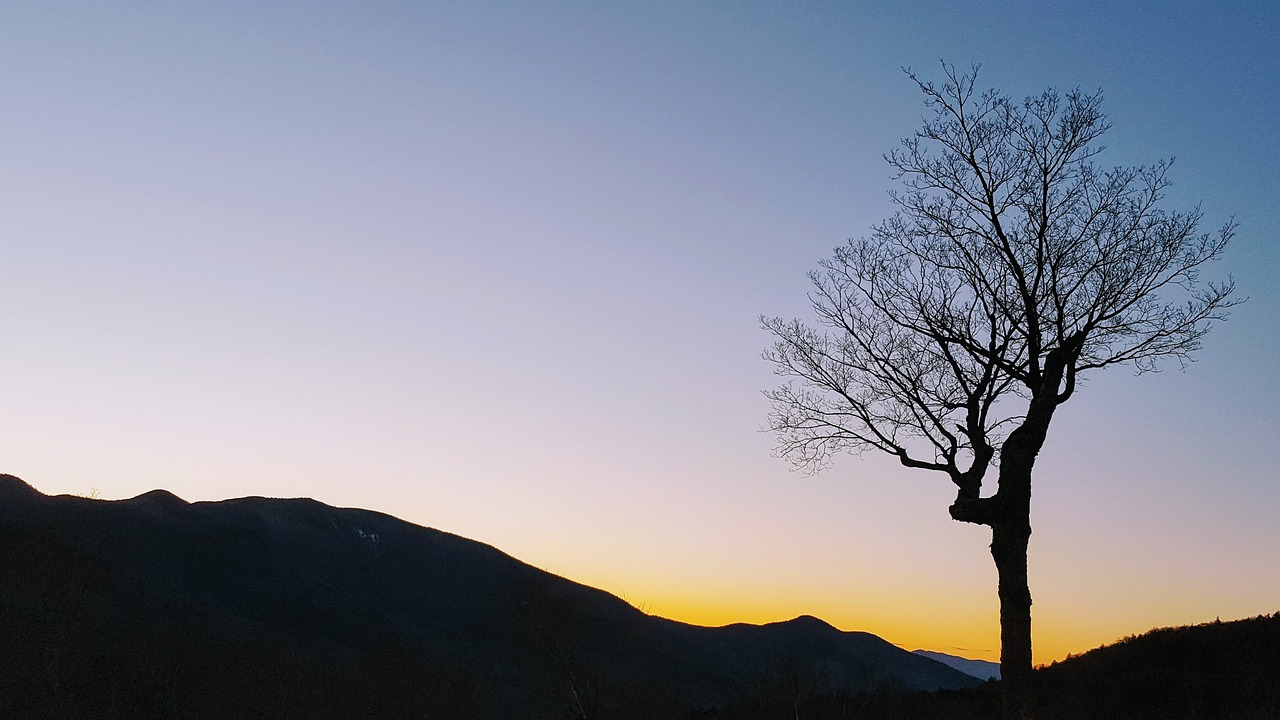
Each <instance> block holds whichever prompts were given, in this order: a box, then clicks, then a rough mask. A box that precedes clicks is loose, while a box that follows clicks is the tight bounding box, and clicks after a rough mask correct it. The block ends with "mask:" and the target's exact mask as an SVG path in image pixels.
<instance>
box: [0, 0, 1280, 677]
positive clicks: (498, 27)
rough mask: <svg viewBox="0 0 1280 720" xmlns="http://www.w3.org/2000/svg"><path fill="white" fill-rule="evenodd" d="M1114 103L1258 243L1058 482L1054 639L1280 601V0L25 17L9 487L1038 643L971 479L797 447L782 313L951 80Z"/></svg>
mask: <svg viewBox="0 0 1280 720" xmlns="http://www.w3.org/2000/svg"><path fill="white" fill-rule="evenodd" d="M940 59H945V60H946V61H947V62H951V63H954V64H956V65H958V66H960V67H968V66H969V65H972V64H975V63H980V64H981V65H982V70H981V73H980V76H979V77H980V84H982V85H983V86H986V87H996V88H999V89H1000V90H1002V91H1003V92H1005V93H1007V94H1009V95H1011V96H1013V97H1015V98H1022V97H1025V96H1027V95H1032V94H1038V93H1039V92H1041V91H1042V90H1044V89H1046V88H1057V89H1060V90H1064V91H1065V90H1069V89H1072V88H1076V87H1080V88H1083V89H1086V90H1093V89H1097V88H1101V89H1102V90H1103V91H1104V95H1105V101H1104V106H1103V107H1104V110H1105V111H1106V112H1107V113H1108V114H1109V116H1110V118H1111V122H1112V123H1113V129H1112V131H1111V132H1110V133H1109V134H1108V135H1107V136H1106V138H1105V144H1106V145H1107V146H1108V150H1107V152H1106V153H1105V154H1104V155H1103V156H1101V157H1100V159H1099V160H1100V162H1101V163H1103V164H1106V165H1116V164H1135V163H1151V162H1155V161H1157V160H1160V159H1163V158H1170V157H1174V158H1176V162H1175V164H1174V169H1173V172H1172V175H1171V176H1172V178H1173V180H1174V181H1175V185H1174V186H1173V187H1172V188H1170V190H1169V192H1168V197H1167V202H1166V207H1168V208H1170V209H1188V208H1191V207H1194V206H1195V205H1196V204H1197V203H1199V204H1200V207H1201V208H1202V210H1203V212H1204V226H1203V227H1204V229H1205V230H1212V229H1214V228H1216V227H1218V226H1220V225H1221V224H1223V223H1224V222H1226V221H1227V220H1228V219H1229V218H1231V217H1234V218H1235V219H1236V220H1237V221H1238V222H1239V231H1238V235H1237V237H1236V240H1235V241H1234V243H1233V245H1232V247H1231V248H1230V250H1229V252H1228V255H1227V257H1226V258H1225V259H1224V260H1223V261H1222V262H1220V263H1218V265H1217V266H1216V267H1214V268H1212V269H1211V270H1210V271H1209V275H1211V276H1213V277H1217V278H1225V277H1226V276H1227V275H1231V276H1233V277H1234V278H1235V280H1236V282H1237V284H1238V288H1239V292H1240V294H1241V295H1242V296H1248V298H1249V300H1248V302H1247V303H1246V304H1244V305H1243V306H1241V307H1239V308H1237V309H1235V310H1234V311H1233V314H1232V316H1231V318H1230V320H1229V321H1228V322H1227V323H1225V324H1223V325H1221V326H1220V327H1217V328H1216V329H1215V330H1214V331H1213V332H1212V333H1211V334H1210V336H1209V337H1208V338H1207V340H1206V343H1205V347H1204V349H1203V350H1202V351H1201V352H1200V353H1199V354H1198V355H1197V360H1198V361H1197V362H1196V363H1194V364H1193V365H1191V366H1190V367H1189V368H1188V369H1187V370H1186V371H1185V372H1182V371H1179V370H1178V369H1177V367H1176V366H1175V367H1172V368H1169V369H1168V370H1166V371H1165V372H1162V373H1158V374H1148V375H1143V376H1134V374H1133V372H1132V371H1130V370H1128V369H1123V368H1122V369H1116V370H1108V371H1106V372H1104V373H1102V374H1100V375H1095V376H1092V377H1090V378H1088V379H1087V383H1086V384H1085V385H1084V386H1083V387H1082V388H1081V389H1080V391H1079V392H1077V393H1076V395H1075V396H1074V397H1073V398H1072V399H1071V401H1070V402H1069V403H1068V404H1067V405H1064V406H1063V407H1062V408H1061V409H1060V410H1059V411H1058V414H1057V415H1056V416H1055V419H1054V425H1053V427H1052V428H1051V431H1050V435H1049V440H1048V443H1047V444H1046V447H1045V449H1044V450H1043V452H1042V454H1041V456H1040V461H1039V463H1038V465H1037V468H1036V473H1035V486H1034V487H1035V497H1034V500H1033V511H1032V512H1033V516H1032V522H1033V527H1034V529H1035V534H1034V536H1033V537H1032V544H1031V551H1030V552H1031V557H1030V562H1031V589H1032V593H1033V596H1034V598H1035V606H1034V622H1035V628H1034V641H1035V659H1036V661H1037V662H1041V663H1043V662H1050V661H1053V660H1056V659H1060V658H1062V657H1064V656H1066V655H1067V654H1068V653H1079V652H1082V651H1085V650H1088V649H1090V648H1092V647H1095V646H1097V645H1100V644H1103V643H1109V642H1113V641H1115V640H1116V639H1118V638H1120V637H1123V636H1125V635H1128V634H1132V633H1138V632H1142V631H1145V630H1147V629H1149V628H1152V627H1157V626H1167V625H1181V624H1189V623H1199V622H1206V621H1212V620H1213V619H1214V618H1219V617H1220V618H1221V619H1223V620H1227V619H1233V618H1239V617H1247V616H1251V615H1256V614H1260V613H1270V612H1274V611H1277V610H1280V471H1277V469H1276V465H1275V463H1274V462H1273V461H1272V459H1273V456H1274V447H1275V443H1276V440H1277V438H1280V382H1278V381H1277V379H1276V371H1277V369H1280V366H1278V365H1277V360H1276V358H1277V356H1278V355H1280V340H1277V333H1276V330H1277V321H1276V320H1275V318H1277V317H1280V287H1278V286H1277V282H1276V277H1277V272H1278V271H1280V251H1278V250H1277V240H1278V238H1277V229H1278V228H1280V210H1277V204H1276V202H1275V198H1276V195H1277V191H1278V190H1280V171H1278V170H1277V168H1278V167H1280V162H1278V161H1280V140H1278V137H1280V133H1277V132H1276V118H1277V117H1278V116H1280V5H1278V4H1276V3H1275V2H1269V1H1267V2H1263V1H1258V2H1228V3H1219V4H1206V3H1198V2H1155V1H1154V0H1153V1H1151V2H1131V1H1128V0H1118V1H1114V0H1113V1H1109V2H1094V1H1092V0H1090V1H1087V2H1080V3H1047V2H1012V1H1009V2H1003V1H1002V2H974V3H942V2H936V3H929V2H920V3H900V2H887V1H886V2H880V1H869V2H858V1H850V2H840V3H837V2H804V1H797V2H776V3H758V2H741V3H739V2H710V1H707V2H702V1H698V2H663V1H658V2H651V3H632V2H612V1H607V0H606V1H601V2H578V1H564V2H558V1H554V0H553V1H551V2H545V3H517V2H503V1H499V0H473V1H471V2H453V1H451V0H443V1H441V2H391V1H387V2H369V3H337V2H315V1H313V2H270V3H262V2H220V3H202V2H191V3H149V2H128V3H123V2H84V3H76V2H69V3H43V2H26V1H24V0H18V1H15V2H6V3H4V5H3V7H2V8H0V88H2V89H3V93H4V103H3V109H0V169H2V171H0V273H3V282H0V338H3V340H4V352H3V354H2V355H0V408H2V412H0V472H7V473H11V474H14V475H18V476H19V477H22V478H23V479H25V480H26V481H27V482H29V483H31V484H32V485H33V486H34V487H36V488H37V489H39V490H41V491H43V492H46V493H49V494H56V493H76V494H82V495H95V496H98V497H101V498H105V499H117V498H127V497H132V496H135V495H138V494H140V493H142V492H145V491H147V490H150V489H153V488H157V487H163V488H166V489H168V490H170V491H172V492H174V493H176V494H177V495H179V496H181V497H183V498H185V499H187V500H189V501H198V500H219V499H225V498H231V497H241V496H247V495H259V496H269V497H298V496H309V497H314V498H317V499H319V500H321V501H323V502H325V503H329V504H332V505H339V506H348V507H361V508H368V509H372V510H378V511H382V512H386V513H390V514H393V515H396V516H398V517H401V518H403V519H405V520H408V521H411V522H414V523H418V524H421V525H426V526H430V527H435V528H439V529H442V530H446V531H449V532H453V533H456V534H459V535H463V536H466V537H470V538H474V539H477V540H480V541H483V542H486V543H489V544H491V545H494V546H496V547H498V548H500V549H502V550H504V551H505V552H507V553H509V554H511V555H514V556H515V557H518V558H520V559H522V560H524V561H526V562H529V563H531V564H534V565H536V566H538V567H541V568H543V569H546V570H549V571H551V572H555V573H557V574H560V575H564V576H566V577H569V578H571V579H574V580H577V581H579V582H583V583H586V584H589V585H593V586H596V587H599V588H602V589H605V590H608V591H610V592H613V593H615V594H618V595H620V596H622V597H624V598H626V599H627V600H628V601H629V602H631V603H633V604H634V605H636V606H637V607H640V608H642V609H644V610H646V611H648V612H651V613H654V614H658V615H663V616H666V617H671V618H675V619H678V620H684V621H687V622H693V623H699V624H708V625H720V624H727V623H732V622H755V623H759V622H770V621H778V620H786V619H789V618H792V617H795V616H798V615H801V614H811V615H815V616H818V617H821V618H823V619H825V620H827V621H828V622H830V623H832V624H834V625H836V626H837V627H840V628H842V629H845V630H864V631H868V632H873V633H876V634H878V635H880V636H882V637H884V638H886V639H888V640H890V641H891V642H895V643H898V644H900V645H902V646H904V647H907V648H908V649H913V648H919V647H926V648H932V649H935V650H940V651H943V652H951V653H954V654H959V655H966V656H969V657H975V658H982V659H989V660H995V659H997V658H998V656H999V648H998V645H999V640H998V637H999V633H998V605H997V601H996V597H995V570H994V567H993V566H992V563H991V559H990V556H989V554H988V550H987V545H988V543H989V541H990V538H989V533H988V532H987V531H986V530H985V529H984V528H980V527H976V526H970V525H962V524H959V523H956V522H954V521H952V520H951V519H950V518H949V517H948V515H947V506H948V505H949V504H950V502H951V500H952V499H953V497H954V492H953V489H952V487H951V486H950V484H949V482H948V481H947V480H946V479H945V477H943V476H941V475H937V474H934V473H928V472H923V471H911V470H907V469H904V468H902V467H900V466H898V465H896V464H895V463H893V462H891V461H889V460H888V459H886V458H882V457H876V456H872V455H864V456H863V457H861V458H859V457H852V456H851V457H847V458H842V459H840V460H839V461H837V462H836V463H835V464H834V465H833V466H832V467H831V468H830V469H828V470H826V471H825V472H823V473H821V474H819V475H816V476H808V475H805V474H803V473H798V472H794V471H792V470H791V469H790V468H789V466H788V465H787V463H786V462H784V461H783V460H780V459H777V458H775V457H773V456H772V450H773V446H774V438H772V437H771V436H770V435H769V434H768V433H767V432H764V431H763V428H764V425H765V421H766V417H767V414H768V410H769V408H768V401H767V400H766V399H765V398H764V396H763V395H762V391H764V390H766V389H769V388H771V387H773V386H774V385H776V383H777V382H778V379H777V378H775V377H774V376H773V374H772V369H771V367H770V366H769V365H768V364H767V363H766V362H765V361H764V360H762V359H761V356H760V355H761V351H762V350H763V349H764V348H765V346H766V345H768V343H769V341H770V339H769V337H768V335H767V334H766V333H765V332H764V331H763V330H761V329H760V327H759V324H758V320H757V318H758V316H760V315H762V314H764V315H770V316H773V315H779V316H784V317H801V318H810V317H811V315H810V311H809V308H808V304H807V299H806V293H807V291H808V289H809V284H808V280H807V278H806V272H808V271H809V270H810V269H812V268H814V267H816V265H817V262H818V261H819V260H820V259H822V258H824V257H827V256H829V255H830V254H831V251H832V249H833V248H834V247H836V246H837V245H840V244H842V243H843V242H844V241H845V240H846V239H848V238H851V237H860V236H863V235H865V234H867V232H868V230H869V228H870V227H871V226H872V225H873V224H875V223H877V222H879V221H880V220H882V219H884V218H886V217H888V216H889V215H890V214H891V213H892V206H891V204H890V201H889V197H888V194H887V193H888V191H889V190H891V189H893V187H894V182H893V180H892V178H891V174H890V170H889V168H888V166H887V165H886V163H885V162H884V160H883V155H884V153H885V152H887V151H888V150H890V149H892V148H893V147H894V146H895V145H896V144H897V142H898V141H899V140H900V139H901V138H903V137H907V136H909V135H911V134H912V133H913V132H914V131H915V130H916V129H917V128H918V126H919V125H920V122H921V119H922V117H923V116H924V114H925V109H924V106H923V104H922V102H921V96H920V93H919V91H918V90H917V89H916V88H915V86H914V85H913V84H912V83H911V81H910V80H909V79H908V78H907V77H906V76H905V75H904V73H903V70H902V68H904V67H909V68H912V69H913V70H915V71H917V72H919V73H920V74H921V75H922V76H923V77H925V78H927V79H936V78H939V77H940V76H941V72H940V65H939V60H940Z"/></svg>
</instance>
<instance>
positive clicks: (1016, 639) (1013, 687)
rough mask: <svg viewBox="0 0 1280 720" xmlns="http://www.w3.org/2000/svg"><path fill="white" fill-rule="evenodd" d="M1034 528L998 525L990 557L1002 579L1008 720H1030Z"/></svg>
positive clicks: (1002, 651) (1003, 670) (1003, 665)
mask: <svg viewBox="0 0 1280 720" xmlns="http://www.w3.org/2000/svg"><path fill="white" fill-rule="evenodd" d="M1030 539H1031V526H1030V522H1028V520H1027V517H1026V516H1025V515H1024V516H1023V519H1022V522H1017V521H1016V520H1012V521H1005V522H999V523H996V524H995V525H994V526H993V527H992V530H991V556H992V558H994V559H995V562H996V571H997V573H999V576H1000V589H999V595H1000V677H1001V684H1002V686H1003V704H1004V717H1005V720H1029V719H1030V718H1031V716H1032V715H1031V681H1032V669H1031V668H1032V665H1031V589H1030V586H1029V585H1028V583H1027V543H1028V541H1029V540H1030Z"/></svg>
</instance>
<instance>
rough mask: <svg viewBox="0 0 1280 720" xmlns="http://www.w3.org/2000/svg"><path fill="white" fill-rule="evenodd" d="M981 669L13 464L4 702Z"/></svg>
mask: <svg viewBox="0 0 1280 720" xmlns="http://www.w3.org/2000/svg"><path fill="white" fill-rule="evenodd" d="M975 684H977V683H976V681H974V680H973V678H971V677H969V676H967V675H965V674H962V673H961V672H958V671H956V670H953V669H952V668H949V667H947V666H945V665H943V664H941V663H938V662H934V661H933V660H930V659H928V658H925V657H921V656H919V655H914V654H911V653H908V652H906V651H903V650H901V649H899V648H897V647H895V646H893V645H892V644H890V643H888V642H886V641H884V640H882V639H880V638H878V637H875V636H874V635H870V634H867V633H860V632H841V631H839V630H837V629H835V628H833V627H831V626H830V625H828V624H826V623H824V622H822V621H821V620H818V619H816V618H812V617H807V616H806V617H800V618H796V619H795V620H791V621H788V622H783V623H773V624H768V625H762V626H755V625H745V624H739V625H729V626H726V627H720V628H706V627H698V626H693V625H687V624H684V623H679V622H674V621H671V620H666V619H663V618H658V617H654V616H650V615H646V614H645V613H643V612H641V611H639V610H637V609H635V608H633V607H631V606H630V605H628V604H627V603H626V602H624V601H622V600H621V599H619V598H617V597H614V596H612V595H610V594H608V593H605V592H603V591H601V590H597V589H594V588H590V587H586V586H584V585H580V584H578V583H574V582H571V581H569V580H566V579H564V578H561V577H558V576H555V575H552V574H550V573H546V572H543V571H541V570H538V569H536V568H533V567H531V566H529V565H526V564H524V563H522V562H520V561H518V560H516V559H515V558H512V557H511V556H509V555H506V554H504V553H502V552H500V551H499V550H497V549H495V548H492V547H490V546H488V545H484V544H482V543H478V542H475V541H472V540H468V539H466V538H462V537H458V536H456V535H451V534H449V533H445V532H441V531H438V530H432V529H429V528H424V527H420V526H417V525H412V524H410V523H407V522H404V521H401V520H398V519H396V518H394V517H391V516H389V515H384V514H382V513H377V512H371V511H367V510H355V509H344V508H334V507H330V506H327V505H324V504H321V503H319V502H316V501H314V500H310V499H293V500H283V499H267V498H241V499H236V500H226V501H222V502H198V503H187V502H185V501H184V500H182V499H181V498H178V497H177V496H175V495H173V494H172V493H169V492H166V491H163V490H154V491H152V492H149V493H146V494H143V495H140V496H138V497H136V498H133V499H130V500H120V501H100V500H90V499H86V498H81V497H74V496H65V495H64V496H57V497H50V496H46V495H43V494H41V493H39V492H38V491H36V490H34V489H33V488H31V487H30V486H28V485H26V484H25V483H23V482H22V481H21V480H19V479H17V478H15V477H12V476H7V475H0V717H23V718H40V717H49V718H55V717H56V718H63V717H66V718H71V717H77V718H79V717H121V718H131V717H183V718H239V717H271V718H308V719H311V718H329V717H334V718H337V717H343V718H347V717H362V718H379V717H388V718H391V717H395V718H406V717H430V718H439V719H448V718H468V719H470V720H475V719H478V718H485V717H493V718H503V719H508V718H510V719H512V720H519V719H520V718H529V719H533V718H564V717H579V716H585V717H596V716H598V715H608V716H609V717H614V718H623V719H625V718H632V717H634V718H666V717H670V718H675V717H682V716H684V714H685V713H687V712H688V711H689V710H690V709H693V708H704V709H706V708H715V707H721V706H726V705H730V704H733V703H737V702H741V701H745V700H748V699H751V698H756V699H760V698H768V697H775V696H776V697H783V696H795V695H796V693H798V692H801V690H803V692H805V693H807V694H808V695H810V696H819V695H836V694H848V693H858V692H868V691H872V690H876V689H878V688H886V687H893V688H898V689H912V688H915V689H927V690H932V689H940V688H953V689H954V688H963V687H968V686H972V685H975Z"/></svg>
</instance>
